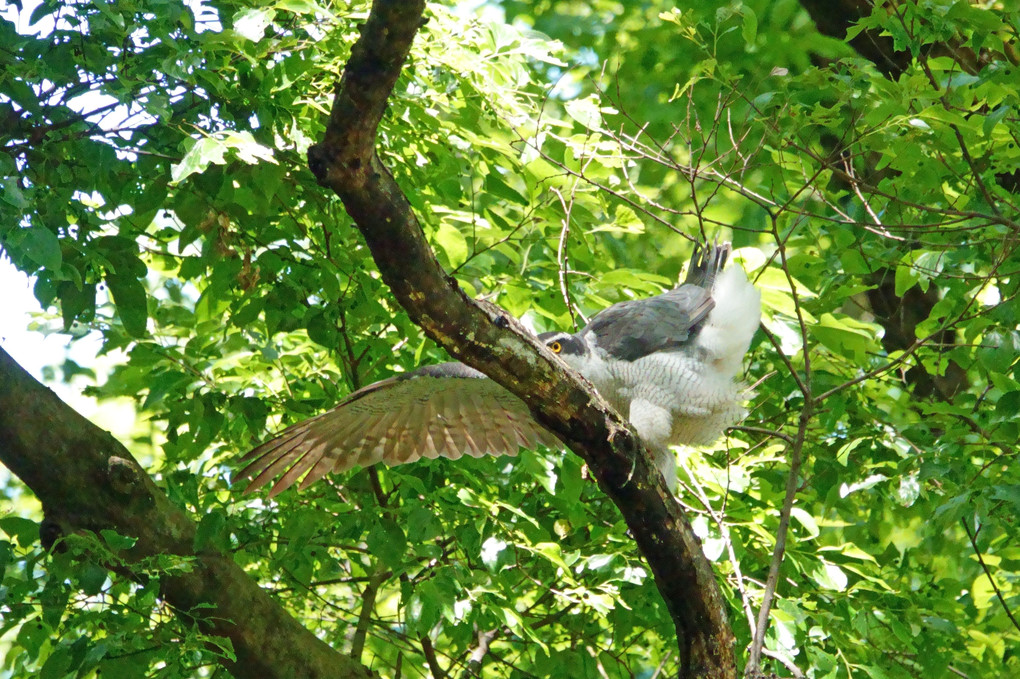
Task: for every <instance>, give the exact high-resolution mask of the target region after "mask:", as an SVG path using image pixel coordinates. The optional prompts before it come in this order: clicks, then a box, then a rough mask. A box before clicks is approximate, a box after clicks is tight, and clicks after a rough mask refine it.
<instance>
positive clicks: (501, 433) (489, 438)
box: [239, 363, 561, 497]
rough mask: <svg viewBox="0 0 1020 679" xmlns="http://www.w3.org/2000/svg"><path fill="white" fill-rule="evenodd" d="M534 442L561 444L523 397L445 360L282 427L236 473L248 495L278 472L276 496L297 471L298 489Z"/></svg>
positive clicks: (505, 450)
mask: <svg viewBox="0 0 1020 679" xmlns="http://www.w3.org/2000/svg"><path fill="white" fill-rule="evenodd" d="M539 445H542V446H546V447H550V448H558V447H560V445H561V444H560V442H559V440H558V439H557V438H556V437H555V436H553V434H552V433H550V432H549V431H548V430H546V429H545V428H544V427H542V426H541V425H540V424H538V423H537V422H536V421H535V420H534V419H533V418H532V417H531V413H530V412H529V411H528V408H527V406H526V405H524V402H523V401H521V400H520V399H519V398H517V397H516V396H514V395H513V394H511V393H510V392H509V391H507V390H506V389H504V388H503V387H501V386H499V385H498V384H497V383H496V382H493V381H492V380H490V379H489V378H488V377H486V376H485V375H484V374H482V373H480V372H478V371H477V370H474V369H473V368H470V367H468V366H466V365H464V364H463V363H442V364H439V365H433V366H426V367H423V368H420V369H418V370H415V371H413V372H410V373H407V374H405V375H400V376H398V377H393V378H390V379H387V380H383V381H382V382H376V383H375V384H372V385H369V386H367V387H365V388H364V389H360V390H358V391H356V392H354V393H353V394H351V396H350V397H349V398H348V399H347V400H346V401H344V402H343V403H341V404H340V405H338V406H336V407H335V408H333V409H332V410H329V411H327V412H325V413H322V414H321V415H317V416H315V417H312V418H311V419H308V420H305V421H304V422H300V423H299V424H296V425H294V426H293V427H290V428H289V429H285V430H284V431H283V432H281V433H280V434H279V436H277V437H275V438H273V439H271V440H270V441H267V442H265V443H263V444H262V445H260V446H258V447H257V448H255V449H254V450H252V451H251V452H249V453H247V454H246V455H245V456H244V457H243V458H241V460H242V462H248V466H246V467H245V468H244V469H243V470H242V471H241V472H240V474H239V475H240V476H244V477H250V478H251V479H252V482H251V484H250V485H249V486H248V488H247V490H246V491H245V492H247V493H251V492H253V491H255V490H257V489H259V488H261V487H262V486H264V485H266V484H267V483H269V482H270V481H272V480H273V479H274V478H276V477H277V476H279V475H281V474H282V476H280V478H279V480H277V481H276V483H275V484H273V487H272V489H271V490H270V492H269V497H273V496H274V495H276V494H277V493H280V492H281V491H283V490H285V489H287V488H289V487H290V486H292V485H293V484H294V483H295V482H296V481H297V480H298V479H299V478H301V477H302V476H304V478H303V479H302V481H301V484H300V486H299V489H304V488H307V487H308V486H309V485H310V484H312V483H314V482H315V481H318V480H319V479H321V478H322V477H323V476H325V475H326V474H328V473H329V472H341V471H345V470H347V469H350V468H351V467H354V466H362V467H367V466H369V465H373V464H376V463H377V462H385V463H386V464H388V465H391V466H393V465H398V464H405V463H407V462H414V461H415V460H418V459H419V458H422V457H429V458H436V457H448V458H450V459H454V460H455V459H457V458H459V457H461V456H463V455H465V454H467V455H471V456H473V457H481V456H483V455H516V454H517V452H518V451H519V450H520V449H521V448H535V447H537V446H539Z"/></svg>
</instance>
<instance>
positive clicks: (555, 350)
mask: <svg viewBox="0 0 1020 679" xmlns="http://www.w3.org/2000/svg"><path fill="white" fill-rule="evenodd" d="M549 349H551V350H552V352H553V353H554V354H558V353H560V352H561V351H563V345H562V344H560V343H559V342H552V343H551V344H549Z"/></svg>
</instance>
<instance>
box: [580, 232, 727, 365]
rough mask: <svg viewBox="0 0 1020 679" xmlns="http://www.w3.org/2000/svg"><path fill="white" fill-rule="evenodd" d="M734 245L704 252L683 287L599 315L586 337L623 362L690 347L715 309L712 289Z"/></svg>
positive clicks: (700, 250) (699, 253)
mask: <svg viewBox="0 0 1020 679" xmlns="http://www.w3.org/2000/svg"><path fill="white" fill-rule="evenodd" d="M729 254H730V244H729V243H724V244H723V245H716V246H704V247H702V246H699V247H698V248H697V249H696V250H695V251H694V257H693V258H692V259H691V266H690V269H689V270H688V272H687V278H686V280H685V281H684V283H683V285H681V286H679V287H677V288H674V289H673V290H670V291H669V292H665V293H663V294H661V295H657V296H655V297H650V298H648V299H639V300H633V301H629V302H620V303H619V304H614V305H613V306H611V307H609V308H608V309H606V310H604V311H602V312H600V313H598V314H596V316H595V317H594V318H592V319H591V322H590V323H589V324H588V325H587V327H585V328H584V330H582V331H581V334H582V335H583V334H593V335H594V336H595V343H596V344H597V345H598V346H599V347H600V348H601V349H604V350H605V351H606V352H608V353H609V354H610V355H612V356H613V357H614V358H618V359H622V360H624V361H634V360H637V359H639V358H641V357H642V356H647V355H648V354H652V353H655V352H657V351H669V350H672V349H678V348H680V347H682V346H684V345H686V344H688V343H689V342H690V340H691V338H692V337H693V336H694V335H696V334H697V332H698V330H699V329H700V327H701V324H702V323H703V322H704V320H705V319H706V318H708V315H709V313H710V312H711V311H712V308H713V307H714V306H715V300H713V299H712V288H713V286H714V285H715V279H716V275H717V274H718V273H719V272H720V271H721V270H722V268H723V266H725V264H726V260H727V258H728V257H729Z"/></svg>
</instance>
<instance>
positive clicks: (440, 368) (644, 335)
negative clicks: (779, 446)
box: [240, 243, 761, 497]
mask: <svg viewBox="0 0 1020 679" xmlns="http://www.w3.org/2000/svg"><path fill="white" fill-rule="evenodd" d="M729 255H730V244H729V243H723V244H721V245H718V244H717V245H712V246H709V245H705V246H698V247H697V248H696V249H695V251H694V256H693V258H692V260H691V265H690V267H689V269H688V272H687V277H686V279H685V280H684V282H683V283H682V284H681V285H680V286H678V287H676V288H674V289H673V290H670V291H668V292H665V293H663V294H661V295H657V296H655V297H651V298H648V299H641V300H632V301H626V302H620V303H618V304H614V305H613V306H611V307H609V308H608V309H605V310H603V311H601V312H599V313H598V314H596V315H595V316H594V317H593V318H592V319H591V321H590V322H589V323H588V325H586V326H585V327H584V328H583V329H581V330H580V331H579V332H577V333H567V332H546V333H542V334H540V335H539V336H538V337H539V339H540V340H541V341H542V342H544V343H545V345H546V346H547V347H548V348H549V349H550V350H551V351H552V352H553V353H554V354H556V355H557V356H558V357H559V358H560V359H562V360H563V362H564V363H565V364H566V365H567V366H568V367H570V368H572V369H573V370H576V371H577V372H578V373H580V374H581V375H582V376H583V377H585V378H586V379H588V381H590V382H591V383H592V385H593V386H594V387H595V389H596V390H597V391H598V392H599V393H600V394H601V395H602V396H603V397H604V398H605V399H606V400H607V401H608V402H609V403H610V404H611V405H612V406H613V407H614V408H616V410H617V411H618V412H619V413H620V414H622V415H624V416H626V417H627V418H628V419H629V420H630V423H631V424H632V425H633V427H634V429H635V431H636V432H637V434H638V436H639V437H640V438H641V440H642V441H643V442H644V443H645V445H646V446H648V447H649V449H651V450H652V451H653V452H654V453H655V455H656V464H657V465H658V467H659V469H660V471H661V472H662V474H663V476H664V477H665V478H666V481H667V484H668V485H669V486H670V489H671V490H675V487H676V481H677V479H676V460H675V458H674V456H673V453H672V451H671V450H670V449H669V446H670V445H676V444H687V445H703V444H708V443H711V442H713V441H715V440H716V439H717V438H719V436H720V435H721V434H722V432H723V430H724V429H726V428H727V427H729V426H732V425H733V424H735V423H736V422H737V421H738V420H740V419H741V418H742V417H743V416H744V415H745V414H746V411H745V409H744V407H743V404H742V401H743V399H742V397H741V393H742V391H743V390H744V385H742V384H741V383H739V382H738V381H737V380H736V377H737V373H738V372H739V371H740V366H741V363H742V361H743V357H744V354H745V353H746V352H747V350H748V347H749V346H750V344H751V338H752V337H753V335H754V333H755V330H756V329H757V328H758V324H759V322H760V316H761V296H760V293H759V292H758V290H757V289H755V288H754V287H753V286H752V285H751V283H750V282H749V281H748V280H747V276H746V275H745V274H744V272H743V270H741V269H740V268H739V267H735V266H731V267H730V268H728V269H724V267H725V265H726V261H727V259H728V258H729ZM538 446H545V447H548V448H561V447H562V444H561V443H560V441H559V439H557V438H556V437H555V436H554V435H553V434H552V433H551V432H550V431H548V430H547V429H545V428H544V427H543V426H542V425H540V424H539V423H538V422H537V421H535V420H534V419H533V418H532V416H531V413H530V411H529V410H528V407H527V406H526V405H525V404H524V402H523V401H521V400H520V399H519V398H517V397H516V396H514V395H513V394H511V393H510V392H509V391H507V390H506V389H504V388H503V387H501V386H500V385H499V384H497V383H496V382H494V381H492V380H490V379H489V378H488V377H486V376H485V375H484V374H483V373H481V372H479V371H477V370H475V369H474V368H471V367H469V366H467V365H465V364H463V363H458V362H451V363H440V364H438V365H429V366H424V367H422V368H418V369H417V370H414V371H411V372H408V373H405V374H402V375H398V376H396V377H391V378H389V379H386V380H383V381H381V382H376V383H375V384H371V385H369V386H367V387H364V388H363V389H359V390H357V391H355V392H354V393H353V394H351V395H350V396H349V397H348V398H347V399H346V400H344V401H343V402H342V403H340V404H339V405H337V406H336V407H334V408H333V409H332V410H328V411H326V412H324V413H322V414H321V415H317V416H315V417H312V418H311V419H308V420H305V421H303V422H300V423H299V424H296V425H294V426H292V427H290V428H288V429H285V430H284V431H283V432H281V433H280V434H279V435H277V436H276V437H274V438H273V439H271V440H269V441H267V442H265V443H263V444H262V445H260V446H258V447H257V448H255V449H253V450H252V451H251V452H249V453H247V454H246V455H245V456H244V457H243V458H242V461H243V462H248V465H247V466H246V467H245V468H244V469H243V470H242V471H241V472H240V476H242V477H249V478H251V479H252V481H251V484H250V485H249V487H248V489H247V492H249V493H250V492H253V491H255V490H257V489H258V488H261V487H263V486H265V485H266V484H268V483H270V482H271V481H273V480H274V479H276V481H275V483H273V486H272V488H271V490H270V492H269V497H273V496H274V495H276V494H277V493H280V492H281V491H283V490H285V489H286V488H289V487H290V486H292V485H293V484H294V483H296V482H298V480H300V485H299V488H301V489H304V488H306V487H308V486H309V485H311V484H312V483H314V482H315V481H317V480H319V479H321V478H322V477H323V476H325V475H326V474H328V473H330V472H342V471H345V470H347V469H350V468H352V467H355V466H361V467H367V466H369V465H373V464H376V463H378V462H385V463H386V464H388V465H391V466H392V465H398V464H405V463H407V462H413V461H415V460H418V459H420V458H422V457H428V458H436V457H446V458H450V459H457V458H460V457H461V456H463V455H465V454H466V455H471V456H473V457H482V456H484V455H516V454H517V452H518V451H519V450H520V449H521V448H529V449H533V448H536V447H538ZM277 477H279V478H277Z"/></svg>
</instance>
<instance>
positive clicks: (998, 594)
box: [960, 518, 1020, 631]
mask: <svg viewBox="0 0 1020 679" xmlns="http://www.w3.org/2000/svg"><path fill="white" fill-rule="evenodd" d="M960 524H961V525H962V526H963V530H964V531H965V532H966V533H967V539H968V540H970V546H971V547H973V548H974V554H975V555H976V556H977V560H978V563H980V564H981V570H983V571H984V572H985V577H986V578H988V582H989V583H991V585H992V590H993V591H994V592H995V598H997V599H998V600H999V603H1000V604H1001V605H1002V610H1004V611H1005V612H1006V617H1008V618H1009V621H1010V622H1011V623H1013V627H1016V628H1017V630H1018V631H1020V622H1017V619H1016V617H1014V616H1013V611H1011V610H1009V606H1008V605H1007V604H1006V599H1005V597H1003V596H1002V590H1000V589H999V585H998V584H997V583H996V582H995V578H993V577H992V571H991V570H990V569H989V568H988V564H987V563H985V557H984V556H982V555H981V550H980V549H978V545H977V535H976V534H974V533H972V532H971V530H970V526H968V525H967V519H966V518H962V519H960Z"/></svg>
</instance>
